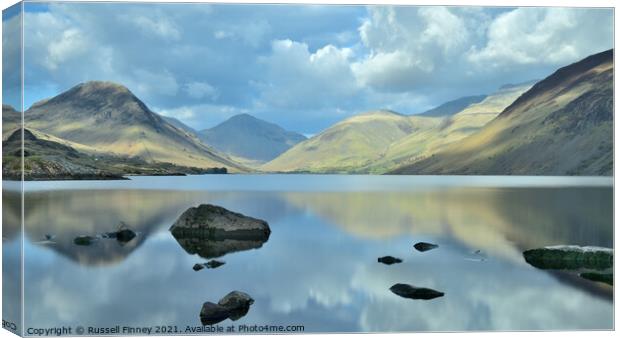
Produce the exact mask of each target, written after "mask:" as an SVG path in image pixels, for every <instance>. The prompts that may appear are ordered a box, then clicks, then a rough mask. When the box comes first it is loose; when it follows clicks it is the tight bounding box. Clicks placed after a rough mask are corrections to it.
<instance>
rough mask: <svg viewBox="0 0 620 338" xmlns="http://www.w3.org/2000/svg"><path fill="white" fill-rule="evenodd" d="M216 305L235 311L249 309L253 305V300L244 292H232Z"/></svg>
mask: <svg viewBox="0 0 620 338" xmlns="http://www.w3.org/2000/svg"><path fill="white" fill-rule="evenodd" d="M217 303H218V304H219V305H221V306H223V307H226V308H229V309H236V308H239V307H249V306H250V305H252V304H254V299H252V297H250V295H248V294H247V293H245V292H241V291H233V292H231V293H229V294H227V295H226V296H224V298H222V299H220V301H219V302H217Z"/></svg>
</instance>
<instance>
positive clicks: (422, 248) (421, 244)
mask: <svg viewBox="0 0 620 338" xmlns="http://www.w3.org/2000/svg"><path fill="white" fill-rule="evenodd" d="M413 247H414V248H415V249H416V250H418V251H420V252H424V251H428V250H433V249H436V248H438V247H439V245H437V244H432V243H426V242H419V243H416V244H415V245H414V246H413Z"/></svg>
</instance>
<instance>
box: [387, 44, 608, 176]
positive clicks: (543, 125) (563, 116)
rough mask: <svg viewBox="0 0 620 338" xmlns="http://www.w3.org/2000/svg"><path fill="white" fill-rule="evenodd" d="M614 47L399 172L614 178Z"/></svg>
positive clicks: (540, 85)
mask: <svg viewBox="0 0 620 338" xmlns="http://www.w3.org/2000/svg"><path fill="white" fill-rule="evenodd" d="M613 70H614V67H613V50H608V51H605V52H602V53H599V54H595V55H592V56H589V57H587V58H585V59H583V60H581V61H579V62H577V63H574V64H571V65H569V66H566V67H563V68H561V69H559V70H557V71H556V72H555V73H553V74H551V75H550V76H549V77H547V78H545V79H544V80H542V81H540V82H538V83H536V84H535V85H534V86H533V87H532V88H531V89H530V90H528V91H527V92H525V93H524V94H523V95H521V96H520V97H519V98H518V99H517V100H515V101H514V102H513V103H512V104H511V105H510V106H508V107H507V108H506V109H504V110H503V111H502V113H501V114H499V115H498V116H497V117H496V118H495V119H493V120H492V121H491V122H489V123H488V124H487V125H485V126H484V127H483V128H482V129H481V130H479V131H478V132H476V133H475V134H472V135H471V136H469V137H467V138H465V139H463V140H462V141H460V142H459V143H458V144H452V145H450V146H448V147H446V148H445V149H442V150H441V151H439V152H437V153H435V154H433V155H432V156H430V157H427V158H425V159H423V160H421V161H419V162H416V163H413V164H411V165H408V166H404V167H401V168H398V169H396V170H394V171H392V173H395V174H431V173H432V174H459V175H465V174H485V175H507V174H510V175H612V173H613Z"/></svg>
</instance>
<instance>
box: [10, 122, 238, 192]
mask: <svg viewBox="0 0 620 338" xmlns="http://www.w3.org/2000/svg"><path fill="white" fill-rule="evenodd" d="M23 139H24V142H23V156H24V157H23V159H24V166H23V168H24V179H25V180H60V179H62V180H83V179H95V180H106V179H125V178H124V175H129V174H131V175H150V176H154V175H184V174H221V173H226V172H225V170H223V169H220V168H195V167H183V166H179V165H175V164H171V163H164V162H146V161H144V160H143V159H141V158H137V157H132V158H130V157H119V156H115V155H109V154H97V155H93V154H87V153H83V152H80V151H78V150H76V149H75V148H73V147H72V146H71V143H70V142H66V141H60V142H57V141H55V140H58V139H57V138H54V137H50V136H49V135H47V134H43V133H41V132H39V131H36V130H32V131H31V130H29V129H23ZM21 156H22V129H17V130H15V131H14V132H13V133H12V134H11V135H10V136H9V137H8V138H7V139H6V140H4V141H3V142H2V175H3V177H4V179H11V180H19V179H21V175H22V174H21V168H22V164H21V161H22V157H21Z"/></svg>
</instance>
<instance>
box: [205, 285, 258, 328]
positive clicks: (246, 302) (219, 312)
mask: <svg viewBox="0 0 620 338" xmlns="http://www.w3.org/2000/svg"><path fill="white" fill-rule="evenodd" d="M252 304H254V299H252V297H250V296H249V295H248V294H247V293H245V292H241V291H233V292H231V293H229V294H227V295H226V296H224V297H223V298H222V299H220V301H219V302H218V303H217V304H214V303H211V302H206V303H204V304H203V305H202V309H201V310H200V321H201V322H202V325H213V324H216V323H219V322H221V321H223V320H225V319H228V318H230V319H231V320H233V321H235V320H237V319H239V318H241V317H243V316H245V315H246V314H247V313H248V311H249V310H250V305H252Z"/></svg>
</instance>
